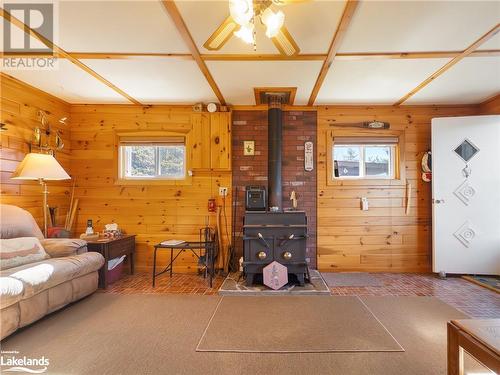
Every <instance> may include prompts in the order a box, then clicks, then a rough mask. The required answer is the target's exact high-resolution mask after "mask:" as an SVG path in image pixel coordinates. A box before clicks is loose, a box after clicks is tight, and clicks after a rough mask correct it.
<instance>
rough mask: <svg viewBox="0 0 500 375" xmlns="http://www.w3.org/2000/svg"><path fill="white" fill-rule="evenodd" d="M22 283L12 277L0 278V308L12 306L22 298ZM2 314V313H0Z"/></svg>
mask: <svg viewBox="0 0 500 375" xmlns="http://www.w3.org/2000/svg"><path fill="white" fill-rule="evenodd" d="M23 292H24V286H23V283H22V281H20V280H17V279H14V278H13V277H0V308H2V309H3V308H5V307H7V306H10V305H13V304H15V303H16V302H18V301H20V300H21V298H22V297H23ZM2 314H3V311H2Z"/></svg>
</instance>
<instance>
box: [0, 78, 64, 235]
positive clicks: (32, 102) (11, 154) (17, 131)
mask: <svg viewBox="0 0 500 375" xmlns="http://www.w3.org/2000/svg"><path fill="white" fill-rule="evenodd" d="M0 81H1V82H0V86H1V112H0V114H1V115H0V121H1V122H2V123H5V124H6V128H7V130H6V131H2V132H1V133H0V137H1V150H0V170H1V175H0V183H1V197H0V201H1V202H2V203H5V204H13V205H16V206H19V207H22V208H24V209H26V210H28V211H29V212H31V213H32V214H33V216H34V217H35V219H36V221H37V222H38V224H39V225H40V227H41V228H43V211H42V210H43V208H42V205H43V204H42V201H43V196H42V187H41V186H40V184H39V183H38V182H36V181H20V180H11V179H10V177H11V175H12V172H13V171H14V170H15V169H16V167H17V165H18V164H19V163H20V162H21V160H23V158H24V156H25V155H26V153H28V152H29V143H30V142H31V140H32V138H33V129H34V128H35V127H37V126H40V121H39V118H38V115H37V113H38V111H39V110H43V111H46V112H47V114H48V119H49V123H50V125H51V127H52V129H57V130H59V131H60V133H61V135H62V138H63V140H64V144H65V147H64V149H63V150H62V151H58V152H57V154H56V158H57V160H58V161H59V162H60V163H61V165H62V166H63V167H64V169H65V170H66V171H67V172H68V173H69V172H70V170H69V167H70V160H69V154H70V151H71V142H70V138H69V137H70V131H69V125H63V124H61V123H59V120H60V119H61V118H63V117H69V112H70V106H69V104H68V103H65V102H64V101H62V100H59V99H57V98H55V97H53V96H51V95H49V94H47V93H45V92H43V91H40V90H38V89H36V88H34V87H31V86H28V85H26V84H24V83H22V82H19V81H17V80H16V79H14V78H11V77H10V76H7V75H5V74H3V73H2V74H1V75H0ZM69 184H70V183H69V182H49V183H48V186H49V191H50V194H49V198H48V203H49V206H51V207H53V206H57V207H59V212H58V223H59V224H64V218H65V215H66V212H67V208H68V206H69V188H68V186H69Z"/></svg>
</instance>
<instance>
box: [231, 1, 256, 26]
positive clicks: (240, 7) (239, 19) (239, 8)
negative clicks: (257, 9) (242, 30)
mask: <svg viewBox="0 0 500 375" xmlns="http://www.w3.org/2000/svg"><path fill="white" fill-rule="evenodd" d="M229 13H230V14H231V17H232V18H233V19H234V22H236V23H237V24H239V25H241V26H243V25H246V24H247V23H248V22H250V20H251V19H252V17H253V1H252V0H229Z"/></svg>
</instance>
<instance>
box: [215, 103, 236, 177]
mask: <svg viewBox="0 0 500 375" xmlns="http://www.w3.org/2000/svg"><path fill="white" fill-rule="evenodd" d="M210 139H211V143H210V146H211V147H210V148H211V150H210V151H211V152H210V166H211V168H212V169H221V170H231V112H217V113H211V114H210Z"/></svg>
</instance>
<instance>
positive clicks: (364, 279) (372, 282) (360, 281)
mask: <svg viewBox="0 0 500 375" xmlns="http://www.w3.org/2000/svg"><path fill="white" fill-rule="evenodd" d="M321 276H322V277H323V279H324V280H325V282H326V284H327V285H328V286H332V287H342V286H352V287H364V286H383V284H382V282H381V281H380V280H379V279H377V277H376V276H373V275H370V274H369V273H363V272H335V273H327V272H323V273H321Z"/></svg>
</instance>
